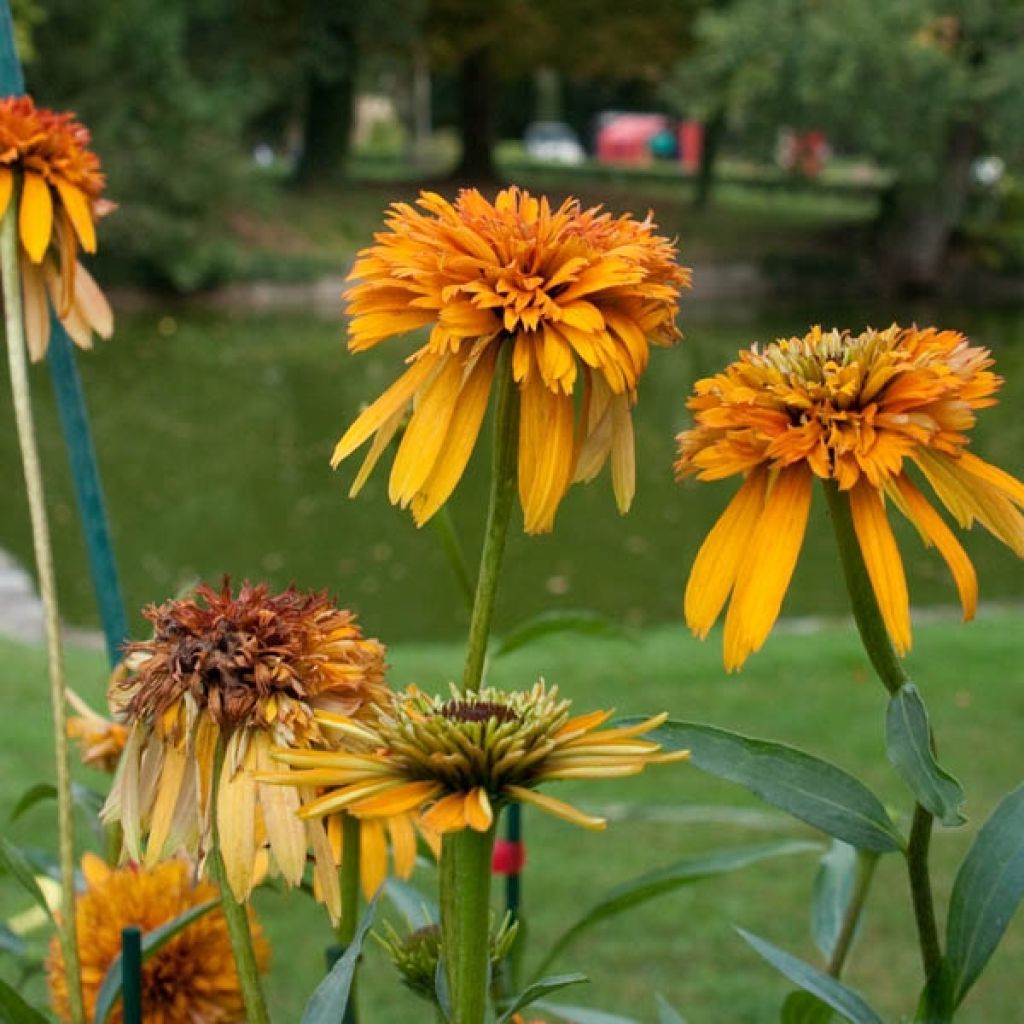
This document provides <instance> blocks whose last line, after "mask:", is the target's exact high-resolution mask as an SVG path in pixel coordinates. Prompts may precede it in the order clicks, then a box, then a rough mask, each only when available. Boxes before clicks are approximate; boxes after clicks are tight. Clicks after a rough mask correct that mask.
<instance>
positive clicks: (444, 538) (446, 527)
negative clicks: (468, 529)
mask: <svg viewBox="0 0 1024 1024" xmlns="http://www.w3.org/2000/svg"><path fill="white" fill-rule="evenodd" d="M431 523H432V524H433V526H434V531H435V532H436V534H437V539H438V540H439V541H440V543H441V550H442V551H444V554H445V558H447V559H448V565H449V566H450V567H451V570H452V575H453V576H454V577H455V582H456V583H458V585H459V593H460V594H461V595H462V598H463V600H464V601H465V602H466V607H467V608H468V609H469V610H470V611H472V609H473V596H474V595H473V577H472V576H470V574H469V566H468V565H466V556H465V554H464V553H463V550H462V545H461V544H460V543H459V535H458V534H457V533H456V532H455V524H454V523H453V522H452V514H451V512H449V511H448V506H447V505H442V506H441V507H440V508H439V509H438V510H437V512H436V513H435V515H434V518H433V519H432V520H431Z"/></svg>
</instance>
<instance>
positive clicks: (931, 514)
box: [893, 474, 978, 620]
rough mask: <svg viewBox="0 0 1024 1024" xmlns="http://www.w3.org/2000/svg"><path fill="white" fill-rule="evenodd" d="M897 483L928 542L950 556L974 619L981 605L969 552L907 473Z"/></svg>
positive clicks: (966, 607) (948, 560)
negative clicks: (979, 604)
mask: <svg viewBox="0 0 1024 1024" xmlns="http://www.w3.org/2000/svg"><path fill="white" fill-rule="evenodd" d="M893 484H894V486H895V488H896V490H897V491H898V493H899V495H900V498H901V499H902V500H903V503H904V505H905V506H906V510H907V513H908V516H909V518H910V519H911V521H912V522H913V523H914V525H915V526H917V527H918V529H919V530H920V531H921V533H922V534H923V535H924V537H925V539H926V542H927V543H931V544H934V545H935V546H936V547H937V548H938V549H939V554H941V555H942V557H943V558H944V559H945V560H946V564H947V565H948V566H949V571H950V572H951V573H952V574H953V580H954V582H955V583H956V588H957V591H958V592H959V594H960V604H961V605H962V606H963V609H964V619H966V620H969V619H973V618H974V613H975V610H976V609H977V606H978V576H977V574H976V573H975V571H974V566H973V565H972V564H971V560H970V558H968V556H967V552H966V551H964V549H963V547H961V545H960V542H959V541H958V540H957V539H956V537H954V536H953V531H952V530H950V528H949V527H948V526H947V525H946V524H945V523H944V522H943V520H942V517H941V516H940V515H939V513H938V512H936V511H935V509H934V508H932V506H931V505H930V504H929V503H928V501H927V499H926V498H925V496H924V495H923V494H922V493H921V492H920V491H919V490H918V489H917V488H916V487H915V486H914V485H913V484H912V483H911V482H910V479H909V478H908V477H907V476H905V475H903V474H901V475H900V476H898V477H896V478H895V479H894V480H893Z"/></svg>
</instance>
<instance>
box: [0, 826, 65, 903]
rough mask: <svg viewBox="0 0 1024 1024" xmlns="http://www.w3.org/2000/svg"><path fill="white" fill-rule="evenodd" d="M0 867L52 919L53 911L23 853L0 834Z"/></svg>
mask: <svg viewBox="0 0 1024 1024" xmlns="http://www.w3.org/2000/svg"><path fill="white" fill-rule="evenodd" d="M0 868H2V869H3V870H4V871H6V872H8V873H9V874H10V875H12V876H13V878H14V879H15V881H17V882H18V884H19V885H20V886H21V887H22V888H23V889H24V890H25V892H27V893H28V894H29V896H31V897H32V899H34V900H35V901H36V903H38V904H39V906H41V907H42V908H43V910H45V911H46V916H47V917H49V919H50V921H51V922H52V921H53V911H52V910H50V907H49V905H48V904H47V902H46V897H45V896H44V895H43V890H42V889H40V888H39V883H38V882H37V881H36V877H35V875H34V874H33V872H32V868H31V866H30V865H29V862H28V861H27V860H26V858H25V855H24V854H23V853H22V852H21V850H19V849H18V848H17V847H16V846H15V845H14V844H13V843H12V842H11V841H10V840H9V839H7V838H5V837H4V836H0Z"/></svg>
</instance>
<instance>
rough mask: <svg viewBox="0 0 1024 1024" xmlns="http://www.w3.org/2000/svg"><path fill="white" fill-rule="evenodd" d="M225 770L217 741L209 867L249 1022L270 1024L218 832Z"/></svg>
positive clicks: (246, 915)
mask: <svg viewBox="0 0 1024 1024" xmlns="http://www.w3.org/2000/svg"><path fill="white" fill-rule="evenodd" d="M223 770H224V740H223V738H221V739H219V740H218V741H217V752H216V755H215V757H214V763H213V783H212V785H211V786H210V823H211V826H210V833H211V843H210V852H209V855H208V856H207V867H208V870H209V872H210V877H211V878H212V879H213V881H214V882H215V884H216V885H217V888H218V889H219V890H220V905H221V909H222V910H223V911H224V919H225V921H226V922H227V926H228V939H229V941H230V942H231V952H232V954H233V955H234V958H235V968H236V970H237V971H238V983H239V987H240V988H241V990H242V1000H243V1001H244V1003H245V1019H246V1021H247V1022H248V1024H270V1014H269V1013H268V1012H267V1001H266V998H265V997H264V995H263V985H262V983H261V982H260V970H259V966H258V964H257V963H256V953H255V951H254V949H253V945H252V931H251V929H250V927H249V911H248V909H247V908H246V907H245V906H243V905H242V904H241V903H239V902H238V900H236V899H235V894H234V893H233V892H232V891H231V886H230V884H229V883H228V875H227V871H226V870H225V868H224V858H223V857H222V856H221V853H220V830H219V829H218V828H217V790H218V789H219V788H220V776H221V772H222V771H223Z"/></svg>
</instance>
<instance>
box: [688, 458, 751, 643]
mask: <svg viewBox="0 0 1024 1024" xmlns="http://www.w3.org/2000/svg"><path fill="white" fill-rule="evenodd" d="M767 479H768V477H767V474H766V473H765V472H764V471H763V470H760V469H758V470H754V471H753V472H752V473H751V474H750V475H749V476H748V477H747V479H746V480H744V481H743V486H742V487H741V488H740V489H739V490H738V491H737V492H736V495H735V496H734V497H733V499H732V500H731V501H730V502H729V504H728V505H727V506H726V507H725V511H724V512H723V513H722V515H721V516H720V517H719V519H718V522H716V523H715V525H714V526H713V527H712V528H711V532H710V533H709V534H708V535H707V537H705V538H704V543H703V544H701V546H700V550H699V551H698V552H697V557H696V559H695V560H694V563H693V568H692V569H691V570H690V578H689V581H688V582H687V584H686V594H685V596H684V597H683V614H684V615H685V616H686V624H687V625H688V626H689V627H690V629H692V630H693V632H694V633H695V634H696V635H697V636H699V637H700V638H701V639H702V640H703V639H704V637H706V636H707V635H708V631H709V630H710V629H711V627H712V626H713V625H714V624H715V620H716V619H717V618H718V616H719V614H720V613H721V611H722V608H723V606H724V605H725V601H726V598H727V597H728V596H729V592H730V591H731V590H732V588H733V584H734V583H735V582H736V574H737V572H738V571H739V566H740V562H741V561H742V559H743V556H744V554H745V553H746V552H747V550H748V544H749V542H750V539H751V537H752V536H753V533H754V528H755V527H756V526H757V521H758V518H759V517H760V515H761V510H762V509H763V508H764V495H765V486H766V483H767Z"/></svg>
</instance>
